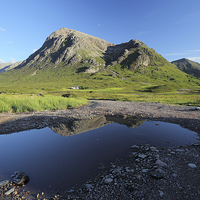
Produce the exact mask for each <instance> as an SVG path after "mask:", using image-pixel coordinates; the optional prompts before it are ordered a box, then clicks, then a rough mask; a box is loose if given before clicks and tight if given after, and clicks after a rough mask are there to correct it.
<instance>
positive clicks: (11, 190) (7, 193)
mask: <svg viewBox="0 0 200 200" xmlns="http://www.w3.org/2000/svg"><path fill="white" fill-rule="evenodd" d="M14 191H15V188H14V187H13V188H11V189H10V190H8V191H7V192H6V193H5V196H8V195H9V194H11V193H13V192H14Z"/></svg>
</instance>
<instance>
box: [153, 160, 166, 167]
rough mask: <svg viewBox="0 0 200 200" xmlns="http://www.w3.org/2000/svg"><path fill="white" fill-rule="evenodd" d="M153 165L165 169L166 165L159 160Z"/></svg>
mask: <svg viewBox="0 0 200 200" xmlns="http://www.w3.org/2000/svg"><path fill="white" fill-rule="evenodd" d="M155 164H156V165H160V166H161V167H166V166H167V164H166V163H165V162H163V161H161V160H156V162H155Z"/></svg>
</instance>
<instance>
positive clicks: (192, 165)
mask: <svg viewBox="0 0 200 200" xmlns="http://www.w3.org/2000/svg"><path fill="white" fill-rule="evenodd" d="M188 166H189V167H191V168H197V166H196V165H195V164H193V163H189V164H188Z"/></svg>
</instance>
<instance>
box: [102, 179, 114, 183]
mask: <svg viewBox="0 0 200 200" xmlns="http://www.w3.org/2000/svg"><path fill="white" fill-rule="evenodd" d="M112 181H113V179H112V178H106V179H105V180H104V183H106V184H109V183H111V182H112Z"/></svg>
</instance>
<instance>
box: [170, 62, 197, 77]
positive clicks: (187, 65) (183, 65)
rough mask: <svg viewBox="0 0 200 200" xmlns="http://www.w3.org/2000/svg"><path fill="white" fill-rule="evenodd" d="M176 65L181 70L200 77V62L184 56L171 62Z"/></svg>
mask: <svg viewBox="0 0 200 200" xmlns="http://www.w3.org/2000/svg"><path fill="white" fill-rule="evenodd" d="M171 63H172V64H174V65H176V66H177V67H178V69H180V70H181V71H183V72H185V73H187V74H190V75H192V76H195V77H200V63H198V62H195V61H192V60H189V59H187V58H182V59H179V60H175V61H172V62H171Z"/></svg>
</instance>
